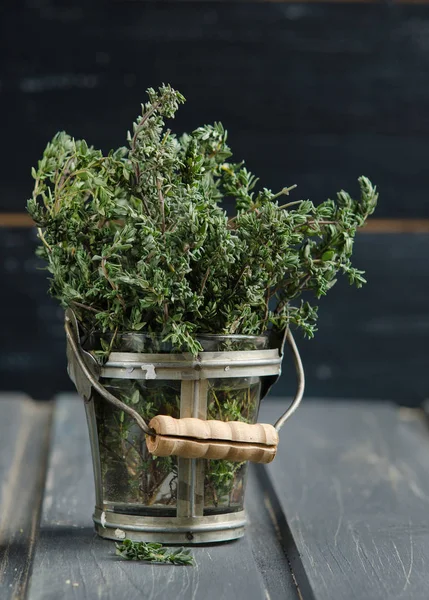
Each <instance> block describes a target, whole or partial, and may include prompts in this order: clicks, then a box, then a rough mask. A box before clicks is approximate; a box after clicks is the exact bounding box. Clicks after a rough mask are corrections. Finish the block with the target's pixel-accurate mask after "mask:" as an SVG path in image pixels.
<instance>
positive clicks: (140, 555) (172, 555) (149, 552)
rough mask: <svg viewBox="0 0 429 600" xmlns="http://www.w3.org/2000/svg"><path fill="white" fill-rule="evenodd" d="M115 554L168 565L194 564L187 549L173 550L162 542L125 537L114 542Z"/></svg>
mask: <svg viewBox="0 0 429 600" xmlns="http://www.w3.org/2000/svg"><path fill="white" fill-rule="evenodd" d="M116 554H117V555H118V556H121V557H122V558H125V560H141V561H145V562H152V563H163V564H170V565H189V566H193V565H194V564H195V561H194V558H193V556H192V554H191V551H190V550H189V549H185V548H176V549H175V550H170V549H169V548H166V547H165V546H163V545H162V544H158V543H152V542H133V541H131V540H129V539H125V540H124V541H123V542H122V543H120V544H116Z"/></svg>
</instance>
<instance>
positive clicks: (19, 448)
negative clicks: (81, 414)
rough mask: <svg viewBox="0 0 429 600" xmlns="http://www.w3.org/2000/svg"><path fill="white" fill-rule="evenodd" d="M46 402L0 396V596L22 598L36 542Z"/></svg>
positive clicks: (47, 411) (45, 448) (49, 406)
mask: <svg viewBox="0 0 429 600" xmlns="http://www.w3.org/2000/svg"><path fill="white" fill-rule="evenodd" d="M51 415H52V404H49V403H46V402H45V403H42V402H39V403H35V402H33V401H31V400H29V399H28V398H26V397H24V396H22V395H18V394H9V395H7V396H6V395H5V394H3V395H0V597H1V598H2V600H8V599H9V598H10V599H13V600H19V599H23V598H25V596H26V590H27V586H28V579H29V574H30V570H31V564H32V559H33V556H34V549H35V543H36V540H37V532H38V525H39V519H40V511H41V505H42V498H43V487H44V481H45V475H46V466H47V456H48V448H49V434H50V423H51Z"/></svg>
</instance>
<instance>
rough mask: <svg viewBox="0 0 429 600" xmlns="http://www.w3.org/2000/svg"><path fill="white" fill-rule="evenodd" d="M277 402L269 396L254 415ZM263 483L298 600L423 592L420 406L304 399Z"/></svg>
mask: <svg viewBox="0 0 429 600" xmlns="http://www.w3.org/2000/svg"><path fill="white" fill-rule="evenodd" d="M278 412H279V405H278V404H276V403H275V402H274V401H271V402H267V403H266V404H265V406H264V409H263V411H262V415H261V420H268V422H272V421H273V419H274V418H275V417H276V416H278ZM280 438H281V441H280V446H279V453H278V456H277V458H276V460H275V461H274V462H273V463H272V464H271V465H269V466H268V468H267V469H266V471H265V473H267V474H268V477H267V480H266V483H267V488H268V489H269V490H270V496H271V500H272V505H273V511H274V512H275V514H276V517H277V520H278V526H279V528H280V529H281V532H282V536H283V543H284V545H285V547H286V549H287V554H288V557H289V559H290V561H291V564H292V567H293V569H294V573H295V575H296V578H297V581H298V584H299V586H300V589H301V591H302V595H303V597H304V598H306V597H310V598H315V599H316V600H343V599H344V598H350V599H356V600H367V599H368V598H371V600H385V599H386V598H389V600H395V599H398V600H399V599H404V600H414V599H415V600H423V599H424V598H428V597H429V571H428V569H427V564H428V561H429V529H428V527H427V515H428V504H429V472H428V465H429V433H428V430H427V427H426V424H425V421H424V419H422V413H421V412H420V411H417V410H410V409H401V408H398V407H394V406H392V405H387V404H384V405H382V404H380V403H370V404H369V403H352V404H350V403H346V402H340V401H338V402H328V401H323V402H318V403H312V402H307V403H306V402H304V404H303V406H302V408H301V409H300V410H299V412H298V413H297V415H296V416H294V417H293V419H292V420H291V421H290V423H288V424H286V425H285V427H284V429H283V430H282V432H281V435H280Z"/></svg>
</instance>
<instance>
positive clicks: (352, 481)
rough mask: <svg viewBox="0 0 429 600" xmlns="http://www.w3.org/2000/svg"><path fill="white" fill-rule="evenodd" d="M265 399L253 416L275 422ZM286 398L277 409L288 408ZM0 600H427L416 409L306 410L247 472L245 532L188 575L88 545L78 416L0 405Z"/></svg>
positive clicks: (426, 470)
mask: <svg viewBox="0 0 429 600" xmlns="http://www.w3.org/2000/svg"><path fill="white" fill-rule="evenodd" d="M278 400H279V399H277V400H270V401H266V402H265V403H264V406H263V410H262V419H263V420H267V421H268V422H273V421H274V420H275V417H276V416H278V414H279V413H280V412H281V408H282V405H281V403H279V401H278ZM283 402H284V401H283ZM0 489H1V506H0V508H1V512H0V598H1V600H8V599H9V598H13V599H18V598H25V597H27V598H29V599H30V600H61V599H62V598H65V599H68V598H70V599H72V598H73V599H88V600H89V599H91V600H93V599H102V600H122V598H124V599H125V598H126V599H127V600H134V599H135V600H137V599H141V598H145V599H151V600H155V599H159V600H162V599H178V600H181V599H188V598H189V599H197V600H199V599H200V598H201V599H204V600H211V599H213V600H214V599H216V600H222V599H225V600H229V599H238V600H241V599H246V600H253V599H255V600H256V599H258V600H259V599H261V600H266V599H268V598H271V600H289V599H295V600H299V599H303V600H309V599H314V600H349V599H361V600H393V599H399V598H402V599H406V600H414V599H419V600H427V599H428V598H429V432H428V430H427V425H426V420H425V416H424V414H423V412H422V411H419V410H415V409H414V410H410V409H401V408H398V407H395V406H393V405H391V404H386V403H377V402H372V403H369V402H368V403H358V402H351V401H347V402H346V401H335V402H333V401H324V400H317V401H311V400H305V401H304V404H303V406H302V408H301V409H300V410H299V412H298V414H297V415H296V416H294V417H293V419H292V420H291V421H290V422H289V423H288V424H287V425H286V426H285V427H284V429H283V431H282V436H281V443H280V448H279V454H278V456H277V458H276V460H275V461H274V463H273V464H271V465H269V466H268V467H265V466H257V467H254V468H252V470H251V474H250V479H249V485H248V489H247V493H246V496H247V511H248V515H249V522H250V523H249V527H248V531H247V535H246V537H245V538H243V539H241V540H238V541H236V542H233V543H228V544H222V545H211V546H208V547H204V548H200V547H197V548H195V549H193V554H194V557H195V560H196V565H197V566H196V567H177V566H176V567H175V566H166V565H149V564H144V563H129V562H125V561H123V560H121V559H120V558H118V557H116V556H115V553H114V546H113V543H111V542H108V541H105V540H101V539H99V538H97V537H96V536H95V534H94V533H93V529H92V522H91V513H92V509H93V505H94V490H93V482H92V466H91V460H90V451H89V442H88V434H87V430H86V423H85V415H84V408H83V406H82V403H81V402H80V401H79V399H78V398H77V397H75V396H68V397H66V396H64V397H61V398H59V399H58V400H57V401H56V402H55V403H40V402H39V403H34V402H32V401H31V400H29V399H26V398H23V397H22V396H20V395H16V396H12V395H8V396H7V397H6V396H3V397H0Z"/></svg>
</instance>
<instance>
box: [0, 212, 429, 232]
mask: <svg viewBox="0 0 429 600" xmlns="http://www.w3.org/2000/svg"><path fill="white" fill-rule="evenodd" d="M0 227H7V228H9V229H15V228H19V229H21V228H28V227H35V225H34V221H33V219H31V217H30V216H29V215H27V214H26V213H0ZM359 233H429V219H375V218H371V219H370V220H369V221H368V223H367V224H366V226H365V227H364V228H363V229H359Z"/></svg>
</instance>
